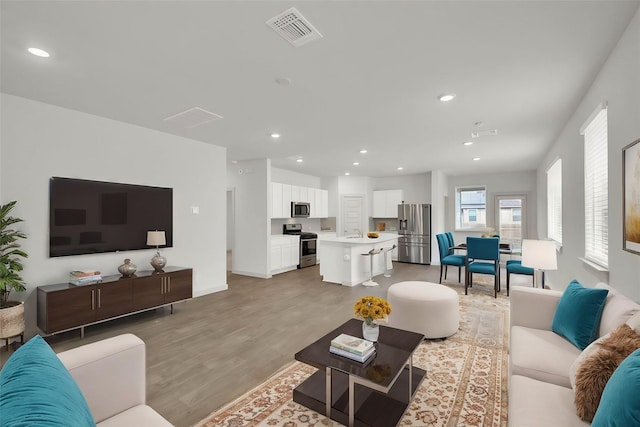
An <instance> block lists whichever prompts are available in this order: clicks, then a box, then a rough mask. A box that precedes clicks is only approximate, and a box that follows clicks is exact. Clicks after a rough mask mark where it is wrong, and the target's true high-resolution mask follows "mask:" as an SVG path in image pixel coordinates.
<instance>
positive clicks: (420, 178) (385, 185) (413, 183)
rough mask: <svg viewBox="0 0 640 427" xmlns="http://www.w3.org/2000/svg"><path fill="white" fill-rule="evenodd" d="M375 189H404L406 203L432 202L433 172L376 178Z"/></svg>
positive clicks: (403, 194)
mask: <svg viewBox="0 0 640 427" xmlns="http://www.w3.org/2000/svg"><path fill="white" fill-rule="evenodd" d="M373 190H402V196H403V198H404V202H405V203H431V172H429V173H421V174H415V175H402V176H392V177H382V178H374V179H373Z"/></svg>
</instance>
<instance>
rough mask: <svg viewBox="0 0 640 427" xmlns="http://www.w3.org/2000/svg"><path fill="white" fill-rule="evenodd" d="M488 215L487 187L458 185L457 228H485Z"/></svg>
mask: <svg viewBox="0 0 640 427" xmlns="http://www.w3.org/2000/svg"><path fill="white" fill-rule="evenodd" d="M486 217H487V190H486V188H485V187H484V186H478V187H456V230H483V229H485V228H486Z"/></svg>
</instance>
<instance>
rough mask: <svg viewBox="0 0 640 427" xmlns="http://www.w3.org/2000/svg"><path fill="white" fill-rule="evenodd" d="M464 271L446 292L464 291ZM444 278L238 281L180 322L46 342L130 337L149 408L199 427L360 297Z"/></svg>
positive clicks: (134, 322)
mask: <svg viewBox="0 0 640 427" xmlns="http://www.w3.org/2000/svg"><path fill="white" fill-rule="evenodd" d="M456 270H457V269H455V268H451V269H450V271H449V276H448V279H449V281H448V282H447V284H448V285H450V286H452V287H457V286H464V285H460V284H458V283H457V271H456ZM438 276H439V267H437V266H425V265H415V264H403V263H394V269H393V272H392V277H389V278H386V277H383V276H382V275H380V276H377V277H376V278H375V280H376V282H378V283H379V284H380V286H378V287H373V288H365V287H363V286H355V287H344V286H340V285H335V284H328V283H324V282H322V281H321V278H320V273H319V268H318V266H314V267H309V268H305V269H302V270H296V271H291V272H288V273H283V274H279V275H276V276H274V277H273V278H272V279H257V278H251V277H246V276H238V275H233V274H230V275H229V277H228V284H229V290H227V291H224V292H218V293H215V294H211V295H206V296H202V297H199V298H194V299H192V300H189V301H186V302H184V303H180V304H176V305H175V306H174V314H170V312H169V309H168V308H163V309H157V310H154V311H149V312H145V313H141V314H138V315H134V316H130V317H127V318H123V319H117V320H114V321H110V322H107V323H103V324H100V325H95V326H91V327H88V328H86V331H85V338H84V339H80V337H79V335H80V334H79V332H78V331H75V332H74V331H71V332H67V333H63V334H60V335H56V336H51V337H48V338H47V341H48V342H49V343H50V344H51V345H52V347H53V348H54V350H55V351H56V352H60V351H64V350H67V349H70V348H74V347H77V346H79V345H83V344H87V343H90V342H94V341H98V340H101V339H104V338H108V337H112V336H115V335H118V334H122V333H133V334H135V335H137V336H139V337H140V338H141V339H142V340H144V341H145V343H146V345H147V402H148V404H149V405H150V406H152V407H153V408H154V409H155V410H157V411H158V412H159V413H160V414H162V415H163V416H164V417H165V418H167V419H168V420H169V421H170V422H171V423H173V424H175V425H176V426H191V425H193V424H195V423H196V422H198V421H199V420H201V419H203V418H204V417H206V416H207V415H208V414H209V413H211V412H212V411H214V410H216V409H217V408H219V407H221V406H222V405H224V404H225V403H227V402H229V401H231V400H233V399H235V398H236V397H238V396H240V395H241V394H243V393H245V392H246V391H248V390H250V389H251V388H253V387H255V386H257V385H258V384H260V383H261V382H263V381H264V380H265V379H266V378H268V377H269V376H270V375H272V374H273V373H275V372H276V371H278V370H279V369H280V368H281V367H282V366H284V365H285V364H287V363H289V362H291V361H293V360H294V359H293V356H294V354H295V353H296V352H297V351H298V350H300V349H302V348H303V347H305V346H306V345H308V344H310V343H311V342H313V341H315V340H316V339H317V338H319V337H320V336H322V335H324V334H326V333H327V332H328V331H330V330H331V329H333V328H335V327H337V326H339V325H340V324H341V323H343V322H345V321H346V320H348V319H349V318H351V317H352V310H353V304H354V303H355V301H356V300H357V299H358V298H359V297H361V296H364V295H378V296H383V297H384V296H386V292H387V289H388V287H389V286H390V285H391V284H393V283H396V282H400V281H404V280H425V281H431V282H436V283H437V282H438ZM463 280H464V279H463ZM477 292H486V293H491V294H492V293H493V290H492V288H491V287H490V286H474V287H473V289H472V290H470V295H469V297H470V298H472V297H473V296H472V295H473V293H477ZM503 292H505V287H504V286H503ZM2 353H3V357H2V359H3V361H4V360H6V355H7V354H6V351H4V350H3V351H2Z"/></svg>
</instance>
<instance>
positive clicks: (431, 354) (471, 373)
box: [197, 286, 509, 427]
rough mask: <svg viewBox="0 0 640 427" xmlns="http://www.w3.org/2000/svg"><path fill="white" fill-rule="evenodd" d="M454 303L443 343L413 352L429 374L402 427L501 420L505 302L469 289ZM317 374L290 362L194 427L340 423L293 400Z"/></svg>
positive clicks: (431, 342) (503, 413)
mask: <svg viewBox="0 0 640 427" xmlns="http://www.w3.org/2000/svg"><path fill="white" fill-rule="evenodd" d="M451 287H452V288H456V286H451ZM457 290H458V292H461V293H462V294H464V290H463V289H462V290H460V289H457ZM491 294H492V292H491ZM460 307H461V322H460V329H459V331H458V332H457V333H456V334H455V335H454V336H452V337H450V338H447V339H446V340H425V341H423V343H422V344H420V346H419V347H418V349H417V350H416V352H415V354H414V359H413V363H414V365H415V366H418V367H420V368H423V369H425V370H426V371H427V375H426V377H425V379H424V380H423V382H422V384H421V385H420V387H419V388H418V390H417V392H416V395H415V397H414V399H413V401H412V403H411V404H410V406H409V408H408V409H407V412H406V413H405V415H404V417H403V418H402V420H401V421H400V425H401V426H434V427H438V426H450V427H455V426H506V425H507V393H506V391H507V361H508V359H507V345H508V338H507V334H508V323H509V318H508V316H509V310H508V309H509V302H508V299H507V298H506V297H504V296H499V297H498V298H497V299H494V298H493V295H488V294H487V293H485V292H482V291H480V290H478V289H477V288H476V287H475V286H474V290H473V292H472V291H470V292H469V295H468V296H465V295H461V296H460ZM315 371H316V370H315V368H312V367H310V366H307V365H305V364H303V363H300V362H293V363H291V364H289V365H287V366H286V367H284V368H283V369H282V370H280V371H279V372H278V373H276V374H275V375H273V376H272V377H271V378H269V379H268V380H267V381H265V382H264V383H262V384H260V385H259V386H258V387H256V388H255V389H253V390H251V391H249V392H248V393H246V394H244V395H243V396H241V397H240V398H238V399H236V400H235V401H233V402H231V403H229V404H227V405H226V406H224V407H223V408H221V409H219V410H217V411H216V412H214V413H212V414H211V415H209V416H208V417H207V418H205V419H204V420H203V421H201V422H200V423H198V424H197V427H213V426H234V427H236V426H283V427H294V426H318V427H319V426H339V425H340V424H339V423H337V422H335V421H333V420H330V419H328V418H326V417H325V416H323V415H321V414H318V413H317V412H315V411H312V410H310V409H307V408H306V407H304V406H301V405H299V404H297V403H295V402H293V401H292V399H291V396H292V390H293V389H294V388H295V387H296V386H297V385H298V384H300V383H301V382H302V381H304V380H305V379H306V378H307V377H308V376H310V375H311V374H313V373H314V372H315Z"/></svg>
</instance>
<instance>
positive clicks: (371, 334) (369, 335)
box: [362, 322, 380, 342]
mask: <svg viewBox="0 0 640 427" xmlns="http://www.w3.org/2000/svg"><path fill="white" fill-rule="evenodd" d="M378 335H380V328H379V327H378V325H377V324H376V323H371V324H370V325H367V322H362V337H363V338H364V339H365V340H368V341H373V342H377V341H378Z"/></svg>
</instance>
